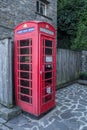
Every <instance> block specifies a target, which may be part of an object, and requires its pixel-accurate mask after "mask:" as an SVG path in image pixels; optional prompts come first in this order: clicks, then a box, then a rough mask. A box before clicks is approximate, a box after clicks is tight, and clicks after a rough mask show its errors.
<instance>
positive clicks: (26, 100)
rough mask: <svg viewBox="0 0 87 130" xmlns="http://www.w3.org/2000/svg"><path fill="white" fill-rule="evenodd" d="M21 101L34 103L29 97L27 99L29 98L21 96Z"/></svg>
mask: <svg viewBox="0 0 87 130" xmlns="http://www.w3.org/2000/svg"><path fill="white" fill-rule="evenodd" d="M20 99H21V100H22V101H25V102H28V103H32V99H31V98H29V97H27V96H23V95H21V96H20Z"/></svg>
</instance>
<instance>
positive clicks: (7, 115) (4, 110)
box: [0, 106, 21, 121]
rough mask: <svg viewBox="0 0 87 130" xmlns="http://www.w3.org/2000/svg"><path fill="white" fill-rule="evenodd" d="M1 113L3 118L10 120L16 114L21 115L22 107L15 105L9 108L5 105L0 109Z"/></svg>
mask: <svg viewBox="0 0 87 130" xmlns="http://www.w3.org/2000/svg"><path fill="white" fill-rule="evenodd" d="M0 113H1V118H3V119H4V120H6V121H8V120H10V119H12V118H14V117H15V116H17V115H19V114H20V113H21V109H20V108H19V107H13V108H11V109H9V108H6V107H4V106H3V107H2V108H1V109H0Z"/></svg>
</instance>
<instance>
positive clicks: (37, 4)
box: [36, 1, 39, 12]
mask: <svg viewBox="0 0 87 130" xmlns="http://www.w3.org/2000/svg"><path fill="white" fill-rule="evenodd" d="M36 6H37V12H39V1H37V3H36Z"/></svg>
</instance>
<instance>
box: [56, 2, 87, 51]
mask: <svg viewBox="0 0 87 130" xmlns="http://www.w3.org/2000/svg"><path fill="white" fill-rule="evenodd" d="M57 14H58V17H57V23H58V47H61V48H69V49H70V48H71V49H75V50H77V49H85V48H87V45H86V43H87V39H86V34H87V1H86V0H71V1H68V0H58V13H57Z"/></svg>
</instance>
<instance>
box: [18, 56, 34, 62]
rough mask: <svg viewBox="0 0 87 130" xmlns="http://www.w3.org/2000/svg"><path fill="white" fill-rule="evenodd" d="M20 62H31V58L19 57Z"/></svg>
mask: <svg viewBox="0 0 87 130" xmlns="http://www.w3.org/2000/svg"><path fill="white" fill-rule="evenodd" d="M20 62H32V57H31V56H20Z"/></svg>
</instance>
